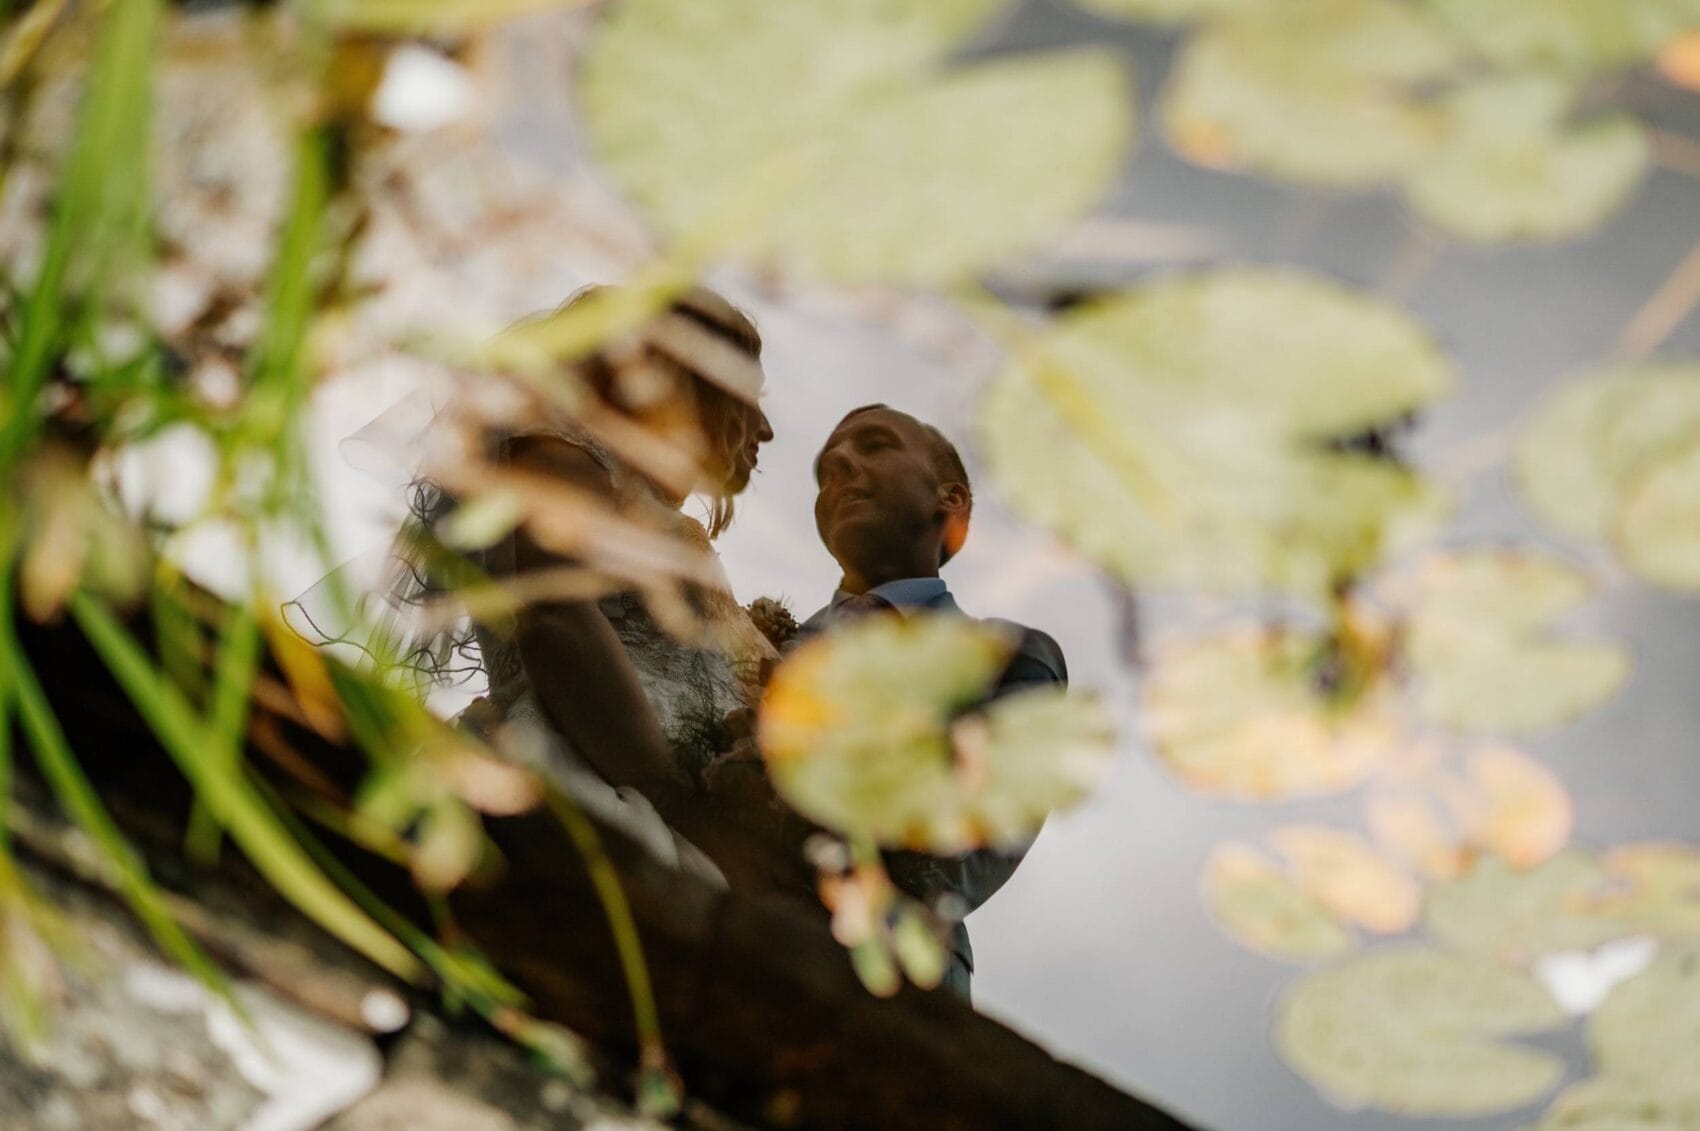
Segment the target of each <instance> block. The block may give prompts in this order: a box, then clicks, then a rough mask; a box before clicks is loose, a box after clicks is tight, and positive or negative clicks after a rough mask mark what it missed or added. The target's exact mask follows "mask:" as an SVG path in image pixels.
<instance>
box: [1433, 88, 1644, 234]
mask: <svg viewBox="0 0 1700 1131" xmlns="http://www.w3.org/2000/svg"><path fill="white" fill-rule="evenodd" d="M1575 97H1576V91H1575V89H1574V88H1573V87H1572V86H1570V85H1569V84H1567V83H1566V82H1564V81H1563V80H1561V79H1557V78H1553V77H1552V76H1550V75H1539V74H1531V75H1502V76H1495V77H1492V78H1487V79H1484V80H1481V81H1479V82H1477V83H1475V84H1474V85H1471V86H1467V87H1464V88H1462V89H1460V90H1458V91H1457V92H1455V93H1454V94H1453V95H1452V96H1451V98H1450V99H1449V100H1448V102H1447V108H1448V112H1449V118H1450V125H1449V128H1448V140H1447V143H1446V145H1445V146H1443V147H1441V148H1440V149H1438V150H1437V151H1436V152H1435V153H1434V154H1433V155H1432V156H1431V157H1430V158H1429V159H1428V160H1427V161H1425V162H1424V163H1423V164H1422V166H1421V167H1420V168H1419V169H1417V170H1416V171H1415V175H1414V176H1413V177H1412V179H1411V180H1410V182H1409V183H1408V184H1407V186H1406V193H1407V197H1408V199H1409V200H1410V203H1411V207H1412V208H1414V209H1415V210H1416V211H1417V213H1418V214H1419V215H1421V216H1422V217H1424V218H1425V219H1427V220H1429V221H1430V222H1431V223H1433V224H1435V225H1437V226H1439V227H1441V228H1444V229H1446V230H1447V231H1448V232H1450V233H1452V234H1453V235H1457V236H1462V237H1464V238H1466V239H1472V240H1480V241H1496V240H1516V239H1534V240H1556V239H1567V238H1569V237H1571V236H1575V235H1577V234H1579V233H1581V232H1584V231H1587V230H1588V229H1590V228H1593V227H1595V226H1596V225H1598V224H1599V223H1601V222H1602V221H1603V220H1605V219H1606V217H1608V216H1609V215H1611V214H1612V213H1613V212H1615V211H1616V210H1617V209H1618V208H1619V207H1620V206H1621V205H1622V204H1623V203H1624V201H1625V200H1627V199H1628V198H1629V195H1630V193H1631V192H1632V191H1633V190H1634V189H1635V187H1636V186H1637V185H1638V184H1640V182H1641V178H1642V176H1643V175H1644V174H1645V173H1646V171H1647V169H1648V167H1649V165H1650V164H1651V159H1652V149H1651V146H1650V145H1649V143H1648V141H1647V137H1646V134H1645V133H1644V131H1643V130H1642V128H1641V127H1640V125H1639V124H1637V123H1636V122H1634V121H1633V120H1632V119H1630V118H1628V117H1625V116H1615V117H1607V118H1601V119H1597V120H1593V121H1588V122H1584V123H1581V124H1578V125H1575V126H1570V125H1568V124H1567V123H1566V118H1567V117H1568V116H1569V114H1570V109H1571V105H1572V103H1573V102H1574V100H1575Z"/></svg>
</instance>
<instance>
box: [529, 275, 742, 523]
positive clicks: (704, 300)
mask: <svg viewBox="0 0 1700 1131" xmlns="http://www.w3.org/2000/svg"><path fill="white" fill-rule="evenodd" d="M608 289H609V288H608V287H606V286H593V287H587V288H585V289H584V290H582V291H579V292H578V293H577V294H575V295H573V297H572V298H570V299H568V300H567V302H566V303H565V304H563V306H562V307H561V309H563V310H564V309H567V308H569V307H571V306H573V305H575V304H577V303H580V302H583V301H585V299H587V298H589V297H590V296H592V295H595V294H599V293H605V292H606V291H607V290H608ZM669 315H670V316H674V317H676V318H679V319H683V320H684V323H685V325H687V326H689V327H694V328H695V329H696V330H699V331H706V332H707V333H708V334H709V335H712V339H711V342H712V343H718V344H720V345H729V346H731V347H732V348H733V349H735V350H736V351H737V353H738V354H739V355H741V360H742V361H744V362H747V363H748V364H747V365H744V366H741V367H740V368H741V369H744V370H747V371H752V372H754V373H755V374H756V375H757V376H758V377H759V374H760V369H759V364H760V361H761V344H762V343H761V333H760V331H758V330H757V329H756V325H755V323H754V322H752V321H751V320H750V318H749V316H748V315H746V314H745V313H744V312H743V311H741V310H739V309H738V308H737V307H736V306H733V305H732V304H731V303H730V302H728V301H727V300H726V298H725V297H724V296H722V295H721V294H719V293H718V292H716V291H712V290H710V289H709V288H707V287H703V286H693V287H691V288H690V289H689V290H687V291H685V292H684V293H683V294H681V295H679V296H678V297H677V298H675V299H674V300H673V301H672V302H671V303H670V304H669V305H668V307H667V310H666V312H665V314H664V315H662V316H661V317H666V316H669ZM657 321H659V318H658V320H657ZM659 352H661V353H662V354H663V356H664V357H665V359H666V361H667V362H669V363H670V368H672V369H673V370H675V371H676V372H678V373H679V374H681V375H683V376H685V377H687V378H689V380H687V381H685V382H682V383H681V384H680V385H678V386H676V387H675V389H674V390H673V392H674V393H675V394H679V393H682V394H684V395H685V396H687V397H688V398H689V401H688V402H687V404H686V405H685V406H683V407H685V408H686V409H687V410H688V411H689V413H690V414H691V416H692V417H693V418H694V420H695V422H696V424H697V427H698V428H699V429H700V430H701V432H702V436H703V439H704V441H705V443H706V448H707V450H706V452H705V455H706V457H707V460H706V463H707V466H706V467H705V470H706V471H708V472H709V473H710V475H711V476H712V480H713V481H712V482H711V484H710V486H709V489H708V491H707V492H706V493H707V494H708V496H709V499H710V507H709V516H708V533H709V536H710V537H711V538H712V537H716V536H718V535H719V534H720V533H721V532H722V531H724V530H725V529H726V528H727V527H728V526H729V525H731V522H732V513H733V501H732V500H733V498H734V496H736V495H737V493H738V492H739V491H741V490H743V488H744V487H745V485H746V484H747V482H748V476H749V469H748V468H746V467H743V466H742V460H743V456H744V452H745V451H746V450H747V449H748V447H749V446H750V444H751V442H752V440H753V439H754V438H755V437H756V435H757V432H758V430H759V429H760V427H761V424H762V420H763V418H762V414H761V409H760V408H759V407H758V406H757V404H756V400H755V398H756V396H757V395H758V394H759V392H760V390H759V388H758V387H752V385H753V382H749V381H739V380H737V379H736V375H734V376H733V377H731V378H729V377H728V376H727V375H725V374H721V373H717V372H715V371H714V367H713V366H712V365H711V364H710V363H709V361H708V360H707V359H705V358H703V357H701V356H698V355H697V354H696V353H694V352H693V351H690V350H689V349H684V350H681V349H679V348H671V349H666V350H662V351H659ZM613 354H614V351H613V350H612V349H609V348H604V349H603V350H600V351H598V352H597V353H595V354H593V355H591V356H590V357H588V358H586V359H584V360H583V361H581V362H580V363H579V365H578V367H577V368H578V372H579V374H580V376H581V377H582V379H583V380H584V381H585V384H586V386H587V387H588V388H589V389H590V390H591V391H592V392H594V393H595V394H596V396H597V398H598V399H600V400H601V401H602V402H603V403H604V404H606V405H608V407H610V408H612V409H614V410H615V411H618V412H622V413H628V414H630V413H634V412H635V411H637V410H638V408H639V404H640V399H639V398H640V396H641V398H642V400H643V401H644V402H653V400H654V394H653V391H649V390H646V391H643V392H642V393H641V394H634V392H633V391H632V389H631V388H630V382H629V381H628V380H627V379H626V378H627V377H628V375H629V373H628V370H627V369H626V368H625V367H623V366H622V365H621V364H620V363H619V361H618V360H617V359H616V358H615V357H614V356H613Z"/></svg>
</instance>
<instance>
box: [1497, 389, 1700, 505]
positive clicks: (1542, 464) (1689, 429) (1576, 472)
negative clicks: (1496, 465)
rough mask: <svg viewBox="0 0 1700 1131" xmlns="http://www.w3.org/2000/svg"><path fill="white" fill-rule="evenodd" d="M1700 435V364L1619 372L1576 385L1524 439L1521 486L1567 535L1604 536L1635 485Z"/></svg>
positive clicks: (1540, 414) (1542, 411)
mask: <svg viewBox="0 0 1700 1131" xmlns="http://www.w3.org/2000/svg"><path fill="white" fill-rule="evenodd" d="M1697 430H1700V366H1696V365H1688V364H1654V365H1643V366H1632V367H1625V368H1613V369H1607V370H1603V371H1601V372H1597V373H1593V374H1589V375H1586V376H1584V377H1583V378H1582V379H1580V380H1578V381H1574V382H1571V383H1570V384H1568V385H1566V386H1565V387H1564V388H1563V389H1561V390H1559V391H1558V392H1557V393H1556V394H1554V395H1553V396H1552V397H1551V398H1550V399H1549V400H1547V401H1546V403H1544V404H1543V405H1542V406H1541V407H1540V408H1539V409H1538V410H1537V411H1536V412H1535V414H1534V415H1533V416H1532V417H1531V418H1530V420H1529V422H1528V424H1527V425H1526V426H1525V427H1524V428H1523V431H1522V433H1521V435H1520V436H1519V437H1518V441H1517V452H1516V468H1517V479H1518V485H1519V486H1520V487H1522V489H1523V494H1524V497H1525V498H1527V499H1528V500H1529V503H1530V505H1531V506H1533V507H1534V509H1535V511H1536V512H1537V513H1538V514H1539V515H1540V516H1541V517H1542V518H1544V519H1545V520H1546V521H1548V522H1550V523H1552V524H1553V525H1554V526H1556V527H1558V528H1559V529H1560V530H1563V531H1564V532H1565V533H1568V534H1574V535H1577V536H1580V537H1591V538H1604V537H1606V536H1607V535H1608V534H1610V533H1611V532H1612V531H1613V529H1614V528H1615V527H1616V526H1617V524H1618V521H1619V520H1618V515H1619V512H1620V510H1621V508H1622V505H1623V501H1624V499H1625V497H1626V495H1627V493H1628V491H1629V489H1630V488H1631V486H1633V485H1636V484H1638V483H1639V482H1641V481H1644V479H1645V477H1646V476H1647V474H1648V473H1649V472H1650V470H1652V469H1653V468H1655V467H1657V466H1658V465H1659V463H1660V462H1661V461H1663V460H1664V459H1667V458H1670V457H1671V456H1673V455H1675V454H1677V453H1680V452H1681V451H1682V450H1683V449H1684V447H1686V441H1691V439H1692V437H1693V436H1694V435H1695V434H1696V432H1697Z"/></svg>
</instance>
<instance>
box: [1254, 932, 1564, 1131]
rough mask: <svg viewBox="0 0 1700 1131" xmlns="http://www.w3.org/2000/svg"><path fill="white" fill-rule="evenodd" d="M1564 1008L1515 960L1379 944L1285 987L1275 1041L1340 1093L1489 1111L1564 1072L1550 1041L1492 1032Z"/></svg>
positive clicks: (1456, 1112)
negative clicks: (1544, 1047) (1526, 1044)
mask: <svg viewBox="0 0 1700 1131" xmlns="http://www.w3.org/2000/svg"><path fill="white" fill-rule="evenodd" d="M1566 1020H1567V1018H1566V1015H1565V1013H1564V1011H1563V1010H1562V1009H1560V1008H1559V1006H1558V1004H1557V1003H1556V1002H1554V1001H1553V1000H1552V998H1551V997H1550V996H1549V995H1548V994H1547V992H1546V991H1545V990H1544V989H1542V988H1541V985H1540V983H1539V982H1537V981H1535V980H1534V979H1533V978H1531V977H1529V976H1528V975H1526V974H1523V973H1521V972H1519V971H1516V970H1509V969H1506V968H1505V967H1503V966H1499V965H1497V964H1495V963H1492V962H1489V961H1486V960H1483V959H1480V958H1475V957H1471V956H1468V955H1459V954H1444V953H1441V952H1438V951H1431V950H1414V949H1401V950H1390V951H1378V952H1374V953H1370V954H1366V955H1364V956H1363V957H1361V958H1357V959H1354V960H1352V961H1350V962H1348V963H1346V964H1344V965H1342V966H1337V967H1334V968H1332V969H1328V970H1323V971H1320V972H1318V973H1315V974H1310V975H1307V976H1306V977H1304V978H1301V979H1300V980H1299V981H1298V982H1297V983H1295V984H1294V985H1293V986H1292V987H1291V988H1289V989H1288V990H1287V991H1286V992H1285V993H1284V994H1283V995H1282V997H1281V1001H1280V1003H1279V1005H1278V1006H1277V1010H1276V1020H1275V1034H1274V1036H1275V1047H1276V1051H1277V1052H1279V1053H1280V1055H1281V1058H1282V1059H1283V1060H1285V1061H1286V1062H1287V1064H1288V1065H1289V1066H1291V1067H1292V1069H1293V1070H1294V1071H1295V1072H1297V1073H1298V1074H1299V1075H1300V1076H1302V1077H1304V1078H1305V1079H1306V1080H1308V1081H1310V1083H1311V1084H1313V1085H1315V1086H1316V1088H1317V1089H1318V1090H1320V1091H1321V1092H1322V1093H1323V1094H1324V1095H1325V1096H1327V1097H1328V1098H1329V1099H1331V1100H1332V1101H1333V1102H1334V1103H1336V1104H1338V1105H1339V1106H1341V1107H1345V1108H1351V1109H1355V1108H1363V1107H1373V1108H1378V1109H1380V1110H1382V1111H1389V1112H1396V1113H1398V1114H1400V1115H1408V1116H1452V1117H1461V1116H1472V1115H1488V1114H1492V1113H1493V1112H1498V1111H1505V1110H1507V1109H1510V1108H1514V1107H1518V1106H1520V1105H1522V1104H1526V1103H1529V1102H1530V1101H1532V1100H1535V1099H1537V1098H1539V1097H1540V1096H1541V1095H1543V1094H1544V1093H1546V1092H1547V1091H1548V1090H1550V1089H1551V1088H1552V1087H1553V1086H1554V1085H1555V1084H1557V1083H1558V1081H1559V1080H1560V1079H1561V1078H1562V1077H1563V1075H1564V1062H1563V1061H1562V1060H1561V1059H1560V1058H1558V1057H1557V1056H1554V1055H1553V1054H1551V1053H1547V1052H1542V1051H1538V1050H1536V1049H1530V1048H1521V1047H1517V1046H1515V1045H1509V1044H1505V1043H1502V1042H1500V1041H1498V1040H1496V1038H1500V1037H1505V1036H1509V1035H1512V1034H1518V1033H1534V1032H1542V1031H1545V1030H1549V1029H1556V1028H1558V1027H1560V1026H1562V1025H1564V1024H1565V1022H1566Z"/></svg>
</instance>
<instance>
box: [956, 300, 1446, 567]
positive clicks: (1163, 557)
mask: <svg viewBox="0 0 1700 1131" xmlns="http://www.w3.org/2000/svg"><path fill="white" fill-rule="evenodd" d="M1451 382H1452V370H1451V366H1450V365H1449V364H1448V362H1447V360H1446V358H1445V357H1444V356H1443V355H1442V354H1441V352H1440V351H1439V349H1438V348H1436V346H1435V344H1434V342H1433V341H1432V340H1431V339H1430V338H1429V336H1428V334H1427V333H1426V332H1425V331H1424V330H1423V329H1422V327H1420V326H1419V325H1418V324H1416V323H1415V322H1414V321H1412V320H1411V319H1410V318H1409V317H1407V316H1406V315H1405V314H1404V313H1403V312H1401V311H1399V310H1397V309H1395V308H1393V307H1389V306H1386V305H1384V304H1382V303H1380V302H1377V301H1376V300H1374V299H1372V298H1369V297H1368V296H1365V295H1360V294H1357V293H1355V292H1353V291H1350V290H1347V289H1346V288H1344V287H1340V286H1337V285H1335V284H1333V283H1330V282H1328V281H1325V280H1323V279H1320V278H1316V277H1313V276H1309V275H1304V274H1298V273H1293V272H1286V271H1278V270H1268V269H1263V268H1236V269H1230V270H1221V271H1212V272H1207V273H1201V274H1194V275H1183V276H1179V277H1176V278H1172V279H1167V280H1163V281H1161V282H1158V283H1155V284H1152V285H1150V286H1147V287H1142V288H1138V289H1136V290H1132V291H1128V292H1125V293H1123V294H1120V295H1117V296H1115V297H1113V298H1110V299H1107V300H1104V301H1102V302H1098V303H1093V304H1089V305H1087V306H1084V307H1082V308H1080V309H1079V310H1078V311H1074V312H1070V313H1069V314H1067V315H1065V316H1063V317H1062V318H1061V319H1059V320H1058V322H1057V323H1056V324H1055V326H1054V328H1053V330H1052V331H1051V332H1050V333H1049V334H1048V335H1047V336H1046V337H1045V338H1043V339H1042V341H1041V342H1040V343H1039V344H1038V346H1037V347H1036V348H1035V349H1033V350H1031V351H1030V352H1029V353H1028V354H1027V355H1025V356H1023V357H1020V358H1018V360H1017V362H1016V363H1015V364H1014V365H1012V366H1011V367H1010V368H1009V369H1008V370H1007V371H1006V372H1005V373H1004V374H1003V376H1002V377H1001V378H1000V380H998V382H997V383H996V384H995V385H994V386H993V388H992V389H991V390H990V392H989V393H988V395H987V397H986V399H985V401H984V403H983V405H982V412H983V416H982V429H983V435H984V438H985V443H986V448H987V455H988V458H989V460H990V462H991V465H992V471H993V473H994V475H995V476H996V478H997V480H998V483H999V486H1000V487H1001V488H1002V489H1003V492H1004V494H1005V496H1006V497H1007V498H1008V499H1009V500H1010V501H1011V502H1012V503H1013V504H1014V505H1015V506H1016V507H1017V508H1018V509H1019V510H1021V511H1022V512H1023V513H1024V514H1026V515H1027V516H1028V517H1029V518H1031V519H1033V520H1034V521H1036V522H1039V523H1041V524H1043V525H1045V526H1048V527H1050V528H1051V529H1053V530H1055V531H1056V532H1057V533H1059V534H1060V535H1062V536H1063V537H1064V538H1065V539H1066V540H1067V541H1069V542H1070V543H1072V544H1073V545H1074V546H1075V547H1076V548H1077V549H1079V550H1080V551H1082V552H1083V553H1085V554H1086V555H1087V556H1088V557H1091V558H1092V559H1094V560H1095V561H1097V562H1099V563H1100V564H1102V565H1104V566H1106V567H1107V568H1109V569H1110V570H1111V571H1112V572H1114V573H1115V574H1116V575H1117V576H1118V577H1119V578H1120V579H1121V580H1123V581H1125V582H1128V583H1130V584H1133V585H1138V586H1150V585H1156V586H1178V587H1187V588H1205V589H1211V590H1221V591H1228V592H1260V591H1267V590H1268V589H1270V588H1275V589H1280V590H1284V591H1288V592H1294V593H1300V594H1305V595H1309V596H1314V597H1319V598H1320V597H1322V596H1323V595H1325V594H1326V593H1327V592H1328V591H1329V589H1330V588H1331V586H1332V584H1333V583H1334V582H1335V581H1336V580H1338V579H1340V578H1342V577H1346V576H1350V575H1353V574H1355V573H1358V572H1361V571H1363V570H1364V569H1367V568H1369V567H1370V566H1372V565H1374V564H1375V563H1376V562H1378V561H1379V560H1380V559H1381V558H1382V557H1383V556H1384V555H1385V554H1387V553H1389V552H1391V551H1392V550H1393V549H1395V548H1397V547H1400V546H1403V545H1405V544H1407V543H1408V542H1409V541H1410V540H1411V539H1412V538H1413V537H1415V536H1416V535H1417V534H1418V533H1420V532H1422V531H1424V530H1426V529H1428V528H1430V527H1431V526H1432V525H1433V522H1434V520H1435V518H1436V516H1437V514H1438V512H1439V511H1440V510H1441V509H1442V508H1443V504H1444V500H1443V497H1442V496H1441V494H1440V493H1439V492H1438V490H1437V489H1436V488H1434V487H1432V486H1430V485H1428V484H1427V483H1425V482H1423V481H1422V480H1420V479H1418V478H1417V477H1416V476H1414V475H1412V474H1411V473H1410V472H1408V471H1406V470H1404V469H1403V468H1401V467H1399V466H1397V465H1395V464H1393V463H1391V462H1388V461H1384V460H1377V459H1374V458H1371V457H1368V456H1363V455H1357V454H1349V453H1341V452H1336V451H1332V450H1330V449H1329V448H1328V447H1327V441H1329V440H1331V439H1334V438H1338V437H1342V436H1349V435H1353V434H1357V433H1360V432H1362V431H1365V430H1368V429H1371V428H1374V427H1376V426H1378V425H1386V424H1388V423H1390V422H1391V421H1393V420H1396V419H1398V418H1399V417H1401V416H1403V415H1404V414H1406V413H1408V412H1411V411H1413V410H1416V409H1418V408H1420V407H1421V406H1423V405H1425V404H1427V403H1429V402H1431V401H1433V400H1435V399H1437V398H1438V397H1440V396H1442V395H1443V394H1444V393H1445V392H1446V391H1447V390H1448V389H1449V388H1450V386H1451Z"/></svg>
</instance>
